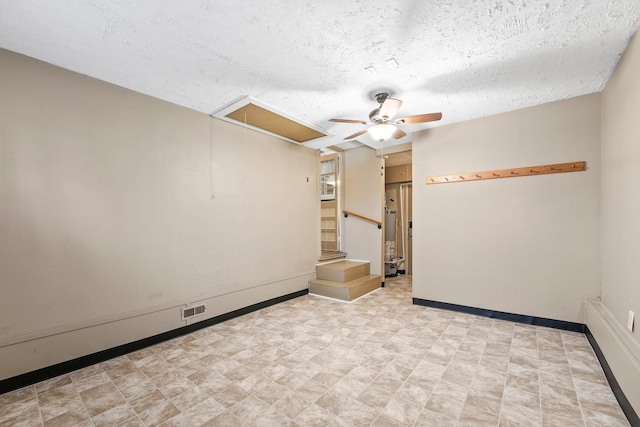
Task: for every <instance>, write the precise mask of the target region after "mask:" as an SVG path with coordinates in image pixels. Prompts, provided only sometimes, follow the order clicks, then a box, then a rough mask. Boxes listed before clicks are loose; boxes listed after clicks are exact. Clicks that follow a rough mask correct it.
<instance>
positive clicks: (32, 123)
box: [0, 50, 320, 379]
mask: <svg viewBox="0 0 640 427" xmlns="http://www.w3.org/2000/svg"><path fill="white" fill-rule="evenodd" d="M0 75H2V78H1V79H0V93H2V97H0V117H1V118H2V119H1V122H0V284H1V285H2V296H1V297H0V360H2V363H0V379H2V378H7V377H10V376H14V375H17V374H20V373H22V372H26V371H30V370H34V369H37V368H40V367H43V366H47V365H50V364H53V363H57V362H60V361H63V360H66V359H69V358H73V357H78V356H81V355H84V354H87V353H91V352H94V351H98V350H101V349H104V348H109V347H113V346H114V345H118V344H122V343H124V342H127V341H131V340H134V339H139V338H143V337H146V336H149V335H152V334H156V333H159V332H164V331H166V330H169V329H173V328H177V327H180V326H184V325H185V322H182V321H181V320H180V307H183V306H185V304H190V303H194V302H198V301H205V302H207V303H208V310H209V312H208V315H207V316H206V317H210V316H214V315H218V314H222V313H225V312H228V311H231V310H234V309H237V308H241V307H244V306H248V305H250V304H253V303H257V302H260V301H264V300H267V299H270V298H274V297H277V296H281V295H284V294H288V293H291V292H295V291H297V290H302V289H306V288H307V281H308V280H309V279H310V278H312V277H313V274H314V265H315V261H316V259H317V258H316V257H317V255H318V252H319V247H320V244H319V240H318V238H319V233H318V230H319V224H320V221H319V215H318V212H319V209H318V205H319V202H318V199H319V196H318V182H317V161H318V152H317V151H313V150H309V149H305V148H302V147H298V146H295V145H294V144H291V143H288V142H284V141H280V140H277V139H275V138H272V137H269V136H266V135H263V134H259V133H255V132H252V131H247V130H244V129H243V128H241V127H238V126H235V125H232V124H229V123H225V122H221V121H219V120H216V119H212V118H210V117H209V116H207V115H204V114H201V113H198V112H194V111H191V110H188V109H185V108H182V107H178V106H176V105H173V104H170V103H167V102H163V101H159V100H157V99H154V98H150V97H147V96H144V95H141V94H138V93H135V92H132V91H129V90H126V89H123V88H119V87H116V86H113V85H110V84H106V83H104V82H100V81H97V80H94V79H91V78H88V77H85V76H81V75H78V74H75V73H71V72H69V71H65V70H62V69H59V68H56V67H53V66H51V65H48V64H44V63H42V62H39V61H36V60H33V59H30V58H26V57H23V56H20V55H17V54H14V53H11V52H8V51H3V50H0ZM206 317H205V318H206ZM200 319H203V318H200ZM200 319H198V320H200ZM84 328H86V329H84Z"/></svg>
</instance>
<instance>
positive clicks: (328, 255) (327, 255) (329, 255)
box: [318, 250, 347, 261]
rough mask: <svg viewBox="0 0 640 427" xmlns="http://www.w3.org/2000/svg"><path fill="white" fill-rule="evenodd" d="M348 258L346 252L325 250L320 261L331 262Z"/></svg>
mask: <svg viewBox="0 0 640 427" xmlns="http://www.w3.org/2000/svg"><path fill="white" fill-rule="evenodd" d="M346 256H347V253H346V252H341V251H329V250H323V251H322V255H321V256H320V258H318V261H329V260H332V259H343V258H345V257H346Z"/></svg>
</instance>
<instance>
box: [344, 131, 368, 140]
mask: <svg viewBox="0 0 640 427" xmlns="http://www.w3.org/2000/svg"><path fill="white" fill-rule="evenodd" d="M363 133H367V129H365V130H361V131H360V132H356V133H354V134H353V135H349V136H348V137H346V138H345V139H353V138H355V137H356V136H360V135H362V134H363Z"/></svg>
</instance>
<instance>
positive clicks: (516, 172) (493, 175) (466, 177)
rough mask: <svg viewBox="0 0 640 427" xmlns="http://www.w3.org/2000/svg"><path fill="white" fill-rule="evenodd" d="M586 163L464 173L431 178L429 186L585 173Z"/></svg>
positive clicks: (428, 180) (428, 181) (429, 178)
mask: <svg viewBox="0 0 640 427" xmlns="http://www.w3.org/2000/svg"><path fill="white" fill-rule="evenodd" d="M585 166H586V162H572V163H556V164H554V165H542V166H529V167H525V168H514V169H499V170H491V171H483V172H471V173H462V174H457V175H441V176H430V177H428V178H427V185H430V184H448V183H451V182H465V181H477V180H480V179H498V178H515V177H520V176H530V175H547V174H550V173H563V172H580V171H584V170H585Z"/></svg>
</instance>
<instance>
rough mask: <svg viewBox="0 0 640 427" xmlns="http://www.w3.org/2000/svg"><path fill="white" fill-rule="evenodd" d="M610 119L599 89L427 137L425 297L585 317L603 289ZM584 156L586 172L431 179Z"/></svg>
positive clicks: (419, 157) (420, 239)
mask: <svg viewBox="0 0 640 427" xmlns="http://www.w3.org/2000/svg"><path fill="white" fill-rule="evenodd" d="M444 114H446V111H445V112H444ZM599 123H600V96H599V95H598V94H595V95H589V96H583V97H578V98H573V99H570V100H566V101H560V102H555V103H550V104H546V105H541V106H537V107H533V108H527V109H523V110H519V111H514V112H510V113H506V114H500V115H495V116H491V117H486V118H482V119H478V120H473V121H469V122H464V123H458V124H453V125H449V126H443V127H438V128H434V129H431V130H428V131H424V132H421V133H419V134H417V135H416V137H415V138H414V142H413V203H414V204H413V209H414V211H413V244H414V246H413V260H414V264H413V286H414V291H413V292H414V296H415V297H416V298H421V299H427V300H435V301H441V302H447V303H454V304H461V305H467V306H472V307H478V308H485V309H492V310H498V311H504V312H510V313H517V314H524V315H531V316H537V317H543V318H551V319H557V320H565V321H571V322H583V321H584V304H585V300H586V299H588V298H594V297H596V296H598V294H599V277H600V271H599V229H600V227H599V221H600V191H599V187H600V124H599ZM581 160H585V161H586V162H587V171H585V172H577V173H565V174H554V175H545V176H533V177H522V178H511V179H496V180H487V181H474V182H466V183H452V184H440V185H428V186H427V185H426V184H425V182H426V178H427V176H431V175H448V174H453V173H463V172H474V171H483V170H491V169H506V168H510V167H523V166H535V165H544V164H552V163H564V162H572V161H581Z"/></svg>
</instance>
